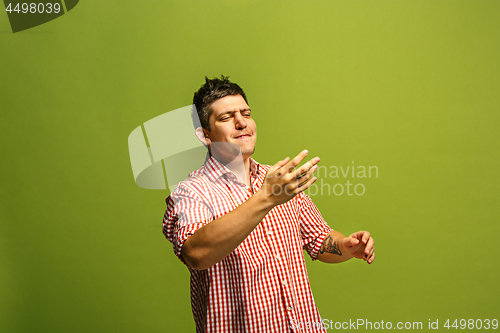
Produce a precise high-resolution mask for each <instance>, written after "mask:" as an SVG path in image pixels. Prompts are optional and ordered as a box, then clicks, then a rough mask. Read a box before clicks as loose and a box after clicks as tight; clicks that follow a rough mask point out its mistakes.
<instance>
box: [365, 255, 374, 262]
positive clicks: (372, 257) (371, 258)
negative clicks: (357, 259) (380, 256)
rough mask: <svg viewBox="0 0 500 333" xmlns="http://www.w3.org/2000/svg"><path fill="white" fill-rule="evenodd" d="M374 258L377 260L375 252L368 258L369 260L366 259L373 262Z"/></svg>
mask: <svg viewBox="0 0 500 333" xmlns="http://www.w3.org/2000/svg"><path fill="white" fill-rule="evenodd" d="M373 260H375V253H373V254H372V255H371V256H370V258H368V260H367V261H366V262H367V263H369V264H371V263H372V262H373Z"/></svg>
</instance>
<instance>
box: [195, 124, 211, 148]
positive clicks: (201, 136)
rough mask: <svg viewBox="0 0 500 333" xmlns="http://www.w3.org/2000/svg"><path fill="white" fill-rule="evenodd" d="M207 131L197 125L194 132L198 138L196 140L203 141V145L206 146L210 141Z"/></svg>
mask: <svg viewBox="0 0 500 333" xmlns="http://www.w3.org/2000/svg"><path fill="white" fill-rule="evenodd" d="M209 133H210V132H208V131H207V130H205V129H203V128H201V127H198V128H197V129H196V130H195V134H196V137H197V138H198V140H200V141H201V143H203V144H204V145H205V146H208V145H210V142H212V141H211V140H210V136H209Z"/></svg>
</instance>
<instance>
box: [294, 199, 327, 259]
mask: <svg viewBox="0 0 500 333" xmlns="http://www.w3.org/2000/svg"><path fill="white" fill-rule="evenodd" d="M298 200H299V209H300V211H299V222H300V233H301V236H302V246H303V247H304V249H305V250H306V251H307V253H308V254H309V256H310V257H311V259H312V260H316V259H318V252H319V249H320V248H321V244H323V240H324V239H325V237H326V235H328V233H330V231H332V230H333V229H332V228H330V227H329V226H328V224H327V223H326V221H325V220H324V219H323V216H321V213H320V212H319V210H318V208H317V207H316V205H315V204H314V202H313V201H312V200H311V198H310V197H309V196H308V195H307V194H305V193H304V192H301V193H300V194H299V195H298Z"/></svg>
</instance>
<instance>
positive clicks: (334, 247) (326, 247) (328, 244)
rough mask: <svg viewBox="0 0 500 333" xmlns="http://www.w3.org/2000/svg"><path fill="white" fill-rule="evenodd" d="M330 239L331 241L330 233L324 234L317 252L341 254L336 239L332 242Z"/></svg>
mask: <svg viewBox="0 0 500 333" xmlns="http://www.w3.org/2000/svg"><path fill="white" fill-rule="evenodd" d="M332 241H333V238H332V236H330V235H328V236H326V238H325V240H324V241H323V244H321V248H320V249H319V253H321V254H323V253H325V252H326V253H333V254H336V255H339V256H341V255H342V251H340V246H339V242H338V241H335V242H332Z"/></svg>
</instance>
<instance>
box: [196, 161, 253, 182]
mask: <svg viewBox="0 0 500 333" xmlns="http://www.w3.org/2000/svg"><path fill="white" fill-rule="evenodd" d="M205 170H206V174H207V177H208V179H209V180H210V181H212V182H214V183H215V182H216V181H217V179H219V178H220V177H222V176H223V175H225V174H228V173H229V174H231V175H233V176H234V174H233V172H232V171H231V170H229V169H228V168H227V167H226V166H225V165H224V164H222V163H221V162H219V161H218V160H217V159H216V158H215V157H213V156H210V157H208V156H207V160H206V162H205ZM259 173H260V164H259V163H257V162H256V161H255V160H254V159H253V158H251V157H250V176H251V177H254V178H255V177H257V176H258V175H259Z"/></svg>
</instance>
